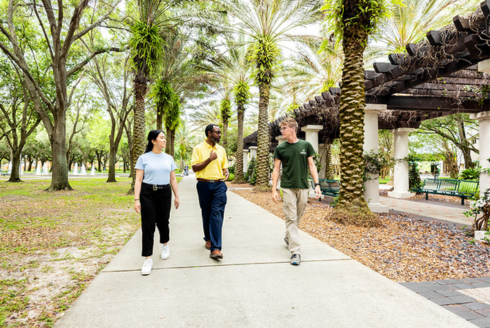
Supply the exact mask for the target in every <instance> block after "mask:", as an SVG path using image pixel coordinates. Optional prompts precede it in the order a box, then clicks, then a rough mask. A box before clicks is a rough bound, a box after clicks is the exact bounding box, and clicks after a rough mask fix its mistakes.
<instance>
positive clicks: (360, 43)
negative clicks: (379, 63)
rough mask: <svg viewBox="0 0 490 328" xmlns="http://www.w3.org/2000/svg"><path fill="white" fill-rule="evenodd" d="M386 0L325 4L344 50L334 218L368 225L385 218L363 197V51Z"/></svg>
mask: <svg viewBox="0 0 490 328" xmlns="http://www.w3.org/2000/svg"><path fill="white" fill-rule="evenodd" d="M386 2H387V1H386ZM386 2H385V1H381V0H380V1H376V0H368V1H364V0H334V1H331V2H329V3H327V5H326V6H325V7H324V9H326V10H327V15H328V16H327V22H328V23H329V26H331V27H332V28H333V29H334V31H335V32H336V35H337V37H338V41H340V39H341V40H342V48H343V53H344V66H343V68H342V86H341V97H340V108H339V114H340V143H341V148H342V151H341V153H340V166H341V170H342V180H341V189H340V195H339V200H338V203H337V206H336V207H335V211H334V213H333V215H332V219H333V220H338V221H341V222H348V223H353V224H359V225H364V226H378V225H380V224H381V221H380V219H379V218H378V217H377V216H375V215H374V214H373V213H372V212H371V210H370V209H369V207H368V204H367V202H366V200H365V199H364V196H363V182H364V181H363V177H364V164H363V163H364V160H363V143H364V107H365V99H364V98H365V92H364V63H363V54H364V50H365V48H366V46H367V39H368V36H369V34H370V33H372V31H373V30H374V29H375V27H376V24H377V23H379V20H381V19H382V18H383V15H385V13H386V6H387V3H386Z"/></svg>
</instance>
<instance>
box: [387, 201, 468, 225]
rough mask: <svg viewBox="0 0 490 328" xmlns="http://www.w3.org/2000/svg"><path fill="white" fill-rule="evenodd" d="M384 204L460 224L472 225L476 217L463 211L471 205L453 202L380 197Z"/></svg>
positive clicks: (392, 208) (402, 210) (401, 210)
mask: <svg viewBox="0 0 490 328" xmlns="http://www.w3.org/2000/svg"><path fill="white" fill-rule="evenodd" d="M380 202H381V204H383V205H388V207H389V208H390V210H395V211H400V212H404V213H409V214H415V215H421V216H427V217H431V218H434V219H438V220H444V221H450V222H454V223H458V224H463V225H468V226H469V227H471V225H472V224H473V222H474V217H469V218H468V217H466V216H465V215H464V214H463V212H464V211H467V210H469V207H464V206H458V205H456V206H455V205H453V204H444V203H443V202H441V205H435V204H433V203H430V202H419V201H411V200H404V199H396V198H390V197H380Z"/></svg>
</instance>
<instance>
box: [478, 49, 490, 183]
mask: <svg viewBox="0 0 490 328" xmlns="http://www.w3.org/2000/svg"><path fill="white" fill-rule="evenodd" d="M478 72H482V73H490V59H487V60H484V61H481V62H479V63H478ZM480 190H481V189H480Z"/></svg>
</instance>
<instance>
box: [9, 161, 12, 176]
mask: <svg viewBox="0 0 490 328" xmlns="http://www.w3.org/2000/svg"><path fill="white" fill-rule="evenodd" d="M8 170H9V171H8V174H10V173H12V161H10V162H9V169H8Z"/></svg>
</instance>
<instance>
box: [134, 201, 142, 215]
mask: <svg viewBox="0 0 490 328" xmlns="http://www.w3.org/2000/svg"><path fill="white" fill-rule="evenodd" d="M134 210H135V211H136V213H138V214H140V212H141V203H140V201H139V200H135V201H134Z"/></svg>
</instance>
